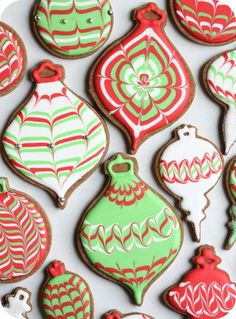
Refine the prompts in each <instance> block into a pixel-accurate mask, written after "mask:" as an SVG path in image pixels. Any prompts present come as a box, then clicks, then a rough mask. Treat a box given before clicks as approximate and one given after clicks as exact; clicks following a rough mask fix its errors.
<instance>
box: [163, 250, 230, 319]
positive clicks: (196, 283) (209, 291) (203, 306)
mask: <svg viewBox="0 0 236 319" xmlns="http://www.w3.org/2000/svg"><path fill="white" fill-rule="evenodd" d="M193 261H194V264H195V265H196V268H195V269H193V270H191V271H190V272H188V273H187V274H186V275H185V276H184V278H183V280H182V281H181V283H180V284H178V285H177V286H175V287H173V288H171V289H170V290H169V291H168V293H167V300H168V303H169V305H170V306H171V307H172V308H174V309H176V310H177V311H178V312H181V313H183V314H185V315H187V317H188V318H191V319H216V318H222V317H223V316H225V315H226V314H228V313H229V312H230V310H231V309H232V308H233V307H234V305H235V303H236V285H235V284H234V283H232V282H231V280H230V277H229V275H228V274H227V273H226V272H224V271H223V270H220V269H218V268H217V265H218V264H219V263H220V262H221V259H220V258H219V257H217V256H216V255H215V251H214V248H213V247H208V246H206V247H203V248H202V249H201V250H200V255H199V256H197V257H195V258H194V259H193Z"/></svg>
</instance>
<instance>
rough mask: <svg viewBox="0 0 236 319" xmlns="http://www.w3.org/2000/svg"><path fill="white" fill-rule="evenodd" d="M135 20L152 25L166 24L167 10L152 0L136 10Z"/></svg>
mask: <svg viewBox="0 0 236 319" xmlns="http://www.w3.org/2000/svg"><path fill="white" fill-rule="evenodd" d="M135 20H137V21H138V22H139V23H140V24H146V25H147V24H149V25H150V26H152V25H156V26H159V27H161V26H164V25H165V24H166V13H165V11H163V10H161V9H159V8H158V6H157V5H156V4H155V3H153V2H151V3H148V4H147V5H146V6H144V7H142V8H140V9H138V10H136V12H135Z"/></svg>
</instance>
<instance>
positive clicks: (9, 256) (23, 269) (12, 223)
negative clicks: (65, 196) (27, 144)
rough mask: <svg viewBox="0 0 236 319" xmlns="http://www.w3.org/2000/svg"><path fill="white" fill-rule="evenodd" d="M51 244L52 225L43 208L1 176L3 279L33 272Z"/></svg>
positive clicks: (0, 262)
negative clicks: (11, 187)
mask: <svg viewBox="0 0 236 319" xmlns="http://www.w3.org/2000/svg"><path fill="white" fill-rule="evenodd" d="M50 246H51V228H50V225H49V222H48V219H47V217H46V214H45V212H44V211H43V209H42V207H41V206H40V205H39V204H38V203H37V202H36V201H35V200H34V199H33V198H31V197H30V196H28V195H27V194H25V193H22V192H19V191H17V190H13V189H10V188H9V185H8V180H7V179H6V178H2V177H1V178H0V256H1V258H0V281H1V282H15V281H19V280H23V279H25V277H28V276H30V275H32V274H33V273H34V272H35V271H36V270H37V269H38V268H39V267H40V266H41V265H42V263H43V262H44V260H45V259H46V257H47V254H48V252H49V250H50Z"/></svg>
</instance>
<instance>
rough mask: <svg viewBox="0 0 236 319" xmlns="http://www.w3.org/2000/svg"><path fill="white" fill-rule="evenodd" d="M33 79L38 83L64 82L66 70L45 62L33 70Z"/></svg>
mask: <svg viewBox="0 0 236 319" xmlns="http://www.w3.org/2000/svg"><path fill="white" fill-rule="evenodd" d="M32 77H33V80H34V81H35V82H36V83H49V82H55V81H62V80H63V79H64V69H63V67H62V66H61V65H57V64H54V63H52V62H51V61H48V60H45V61H43V62H42V63H40V65H39V66H38V67H37V68H36V69H34V70H33V72H32Z"/></svg>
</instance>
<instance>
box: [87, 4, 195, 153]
mask: <svg viewBox="0 0 236 319" xmlns="http://www.w3.org/2000/svg"><path fill="white" fill-rule="evenodd" d="M166 19H167V17H166V12H165V11H163V10H160V9H159V8H158V7H157V6H156V4H155V3H148V4H147V5H145V6H144V7H141V8H138V9H137V10H136V11H135V20H136V22H137V25H136V27H135V28H134V29H133V30H132V31H131V32H130V33H129V34H128V35H126V36H125V37H123V38H121V39H120V40H118V41H116V42H115V43H114V44H112V45H111V46H110V47H109V48H108V49H107V50H106V51H105V52H104V53H103V54H102V56H101V58H100V59H98V61H97V62H96V64H95V65H94V67H93V69H92V71H91V75H90V93H91V94H92V96H93V98H94V99H95V101H96V102H97V104H98V106H99V107H100V109H101V110H102V111H103V112H104V114H105V115H106V116H107V117H108V118H109V119H110V120H111V121H112V122H113V123H114V124H115V125H117V126H118V127H119V128H120V129H122V130H123V131H124V133H125V134H126V135H127V137H128V140H129V144H130V149H131V152H132V153H135V152H136V151H137V150H138V148H139V146H140V145H141V144H142V143H143V142H144V141H145V140H147V139H148V138H149V137H150V136H151V135H153V134H155V133H157V132H159V131H161V130H163V129H165V128H166V127H167V126H169V125H171V124H172V123H173V122H174V121H176V120H177V119H179V118H180V117H181V116H182V115H183V113H184V112H185V111H186V110H187V109H188V107H189V106H190V104H191V102H192V100H193V97H194V93H195V84H194V80H193V78H192V75H191V72H190V70H189V68H188V66H187V65H186V63H185V62H184V60H183V58H182V57H181V55H180V54H179V52H178V51H177V49H176V48H175V47H174V45H173V44H172V43H171V42H170V40H169V39H168V37H167V36H166V34H165V32H164V26H165V24H166Z"/></svg>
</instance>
